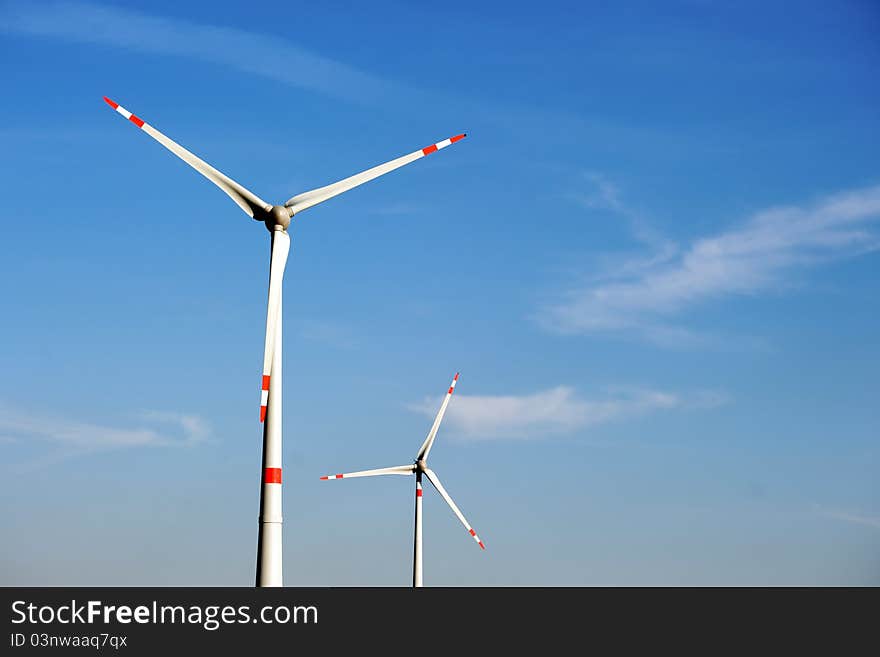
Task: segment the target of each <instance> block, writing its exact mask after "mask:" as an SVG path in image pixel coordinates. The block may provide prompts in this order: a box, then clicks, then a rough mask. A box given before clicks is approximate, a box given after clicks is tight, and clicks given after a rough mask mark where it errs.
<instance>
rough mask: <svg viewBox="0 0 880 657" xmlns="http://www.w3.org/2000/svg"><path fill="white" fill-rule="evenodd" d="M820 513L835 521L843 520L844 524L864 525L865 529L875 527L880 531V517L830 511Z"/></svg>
mask: <svg viewBox="0 0 880 657" xmlns="http://www.w3.org/2000/svg"><path fill="white" fill-rule="evenodd" d="M819 513H820V514H821V515H823V516H825V517H827V518H834V519H835V520H842V521H844V522H848V523H851V524H855V525H863V526H865V527H874V528H875V529H880V516H872V515H867V514H864V513H850V512H847V511H837V510H828V509H819Z"/></svg>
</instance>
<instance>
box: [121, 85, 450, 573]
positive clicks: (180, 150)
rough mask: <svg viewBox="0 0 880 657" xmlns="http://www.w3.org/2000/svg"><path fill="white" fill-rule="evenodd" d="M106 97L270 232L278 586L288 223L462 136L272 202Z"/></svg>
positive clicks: (260, 567) (265, 557) (263, 504)
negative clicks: (283, 307) (283, 288)
mask: <svg viewBox="0 0 880 657" xmlns="http://www.w3.org/2000/svg"><path fill="white" fill-rule="evenodd" d="M104 100H105V101H106V102H107V104H108V105H110V107H112V108H113V109H114V110H116V111H117V112H118V113H119V114H121V115H122V116H123V117H125V118H126V119H128V120H129V121H131V122H132V123H133V124H134V125H136V126H137V127H138V128H140V129H141V130H142V131H144V132H146V133H147V134H148V135H149V136H150V137H152V138H153V139H155V140H156V141H158V142H159V143H160V144H162V145H163V146H164V147H165V148H167V149H168V150H169V151H171V152H172V153H174V154H175V155H176V156H177V157H179V158H180V159H181V160H183V161H184V162H186V163H187V164H188V165H190V166H191V167H192V168H193V169H195V170H196V171H198V172H199V173H200V174H202V175H203V176H204V177H205V178H207V179H208V180H210V181H211V182H212V183H214V184H215V185H217V187H219V188H220V189H222V190H223V191H224V192H225V193H226V194H227V195H228V196H229V197H230V198H231V199H232V200H233V201H235V203H236V204H237V205H238V207H240V208H241V209H242V210H244V212H245V214H247V215H248V216H249V217H252V218H253V219H255V220H256V221H261V222H263V223H264V224H265V225H266V228H268V229H269V233H270V234H271V236H272V241H271V259H270V261H269V302H268V308H267V312H266V341H265V349H264V351H263V378H262V383H261V386H260V423H262V425H263V469H262V473H261V480H262V484H261V488H260V518H259V525H260V528H259V536H258V540H257V578H256V583H257V586H282V582H283V580H282V569H281V296H282V295H281V285H282V279H283V277H284V267H285V264H286V263H287V256H288V253H289V252H290V236H289V234H288V228H289V226H290V220H291V219H292V218H293V216H294V215H296V214H298V213H300V212H302V211H303V210H307V209H309V208H310V207H312V206H314V205H318V204H319V203H323V202H324V201H326V200H328V199H331V198H333V197H334V196H338V195H339V194H342V193H343V192H347V191H348V190H350V189H353V188H355V187H357V186H359V185H363V184H364V183H365V182H369V181H370V180H373V179H374V178H378V177H379V176H382V175H384V174H386V173H388V172H390V171H394V170H395V169H399V168H400V167H402V166H404V165H406V164H409V163H410V162H415V161H416V160H419V159H421V158H423V157H425V156H426V155H430V154H431V153H433V152H435V151H438V150H440V149H442V148H446V147H447V146H449V145H450V144H454V143H455V142H457V141H459V140H460V139H464V137H465V136H466V135H464V134H461V135H455V136H454V137H450V138H449V139H444V140H443V141H441V142H437V143H436V144H431V145H430V146H426V147H425V148H421V149H419V150H417V151H414V152H412V153H410V154H408V155H403V156H402V157H398V158H396V159H394V160H391V161H390V162H386V163H385V164H380V165H378V166H375V167H373V168H371V169H367V170H366V171H362V172H361V173H356V174H355V175H353V176H350V177H348V178H344V179H342V180H340V181H338V182H335V183H333V184H330V185H327V186H325V187H319V188H317V189H313V190H311V191H308V192H303V193H302V194H297V195H296V196H294V197H292V198H290V199H288V200H287V201H286V202H285V203H284V205H272V204H270V203H267V202H266V201H264V200H263V199H261V198H260V197H259V196H257V195H256V194H254V193H253V192H251V191H250V190H249V189H246V188H245V187H243V186H242V185H240V184H239V183H237V182H235V181H234V180H232V178H229V177H228V176H226V175H225V174H223V173H221V172H219V171H217V169H215V168H214V167H212V166H211V165H210V164H208V163H207V162H205V161H204V160H202V159H200V158H199V157H197V156H196V155H194V154H193V153H190V152H189V151H188V150H186V149H185V148H184V147H183V146H181V145H180V144H178V143H177V142H175V141H173V140H171V139H169V138H168V137H166V136H165V135H163V134H162V133H161V132H159V131H158V130H156V128H154V127H153V126H151V125H150V124H148V123H146V122H144V120H143V119H141V118H139V117H137V116H135V115H134V114H132V113H131V112H129V111H128V110H127V109H125V108H124V107H122V106H121V105H119V104H118V103H115V102H113V101H112V100H110V99H109V98H107V97H106V96H104Z"/></svg>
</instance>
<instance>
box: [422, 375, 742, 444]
mask: <svg viewBox="0 0 880 657" xmlns="http://www.w3.org/2000/svg"><path fill="white" fill-rule="evenodd" d="M725 401H726V398H725V396H724V395H721V394H719V393H713V392H706V391H702V392H698V393H696V394H692V395H680V394H676V393H671V392H664V391H659V390H649V389H644V388H633V387H613V388H609V389H608V390H607V391H606V395H605V396H604V397H603V398H600V399H587V398H584V397H581V396H580V395H578V393H577V392H576V391H575V390H574V389H573V388H570V387H568V386H557V387H555V388H551V389H549V390H542V391H539V392H535V393H532V394H526V395H497V396H495V395H483V396H480V395H464V394H462V395H456V399H455V403H454V404H451V405H450V406H449V408H448V410H447V411H446V416H445V418H444V424H446V425H448V426H449V427H450V428H451V429H452V430H453V431H454V432H456V433H457V434H458V435H459V436H461V437H462V438H465V439H470V440H490V439H499V438H519V439H540V438H544V437H547V436H550V435H555V434H564V433H571V432H573V431H576V430H578V429H584V428H588V427H592V426H596V425H600V424H605V423H608V422H614V421H622V420H626V419H629V418H633V417H638V416H641V415H644V414H646V413H651V412H654V411H661V410H670V409H682V408H697V407H710V406H717V405H719V404H722V403H724V402H725ZM438 407H439V400H438V399H436V398H433V397H428V398H425V399H424V400H423V401H421V402H419V403H417V404H412V405H410V408H411V410H414V411H417V412H419V413H422V414H424V415H426V416H428V417H434V415H435V414H436V413H437V408H438Z"/></svg>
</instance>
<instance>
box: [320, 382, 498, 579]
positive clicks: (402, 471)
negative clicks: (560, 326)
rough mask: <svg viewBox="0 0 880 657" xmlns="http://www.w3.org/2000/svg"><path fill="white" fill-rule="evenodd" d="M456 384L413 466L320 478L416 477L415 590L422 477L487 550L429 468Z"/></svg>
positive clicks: (419, 553) (419, 559) (418, 574)
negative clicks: (429, 460)
mask: <svg viewBox="0 0 880 657" xmlns="http://www.w3.org/2000/svg"><path fill="white" fill-rule="evenodd" d="M456 382H458V373H456V375H455V377H454V378H453V379H452V383H451V384H450V386H449V390H447V391H446V396H445V397H444V398H443V403H442V404H440V410H439V411H438V412H437V417H435V418H434V424H433V425H431V430H430V431H429V432H428V437H427V438H425V442H423V443H422V447H421V448H420V449H419V453H418V454H416V458H415V460H414V461H413V463H412V464H410V465H396V466H392V467H390V468H379V469H377V470H361V471H359V472H346V473H343V474H336V475H327V476H326V477H321V479H326V480H330V479H352V478H354V477H375V476H378V475H411V474H415V476H416V517H415V532H414V533H415V536H414V538H413V586H415V587H420V586H422V475H425V476H426V477H427V478H428V481H430V482H431V483H432V484H433V485H434V488H436V489H437V492H438V493H440V496H441V497H442V498H443V499H444V500H446V503H447V504H448V505H449V508H451V509H452V512H453V513H455V515H456V516H457V517H458V519H459V520H460V521H461V524H462V525H464V528H465V529H467V531H468V534H470V535H471V537H472V538H473V539H474V540H475V541H476V542H477V544H478V545H479V546H480V547H481V548H482V549H484V550H485V549H486V546H485V545H483V541H481V540H480V537H479V536H477V532H475V531H474V528H473V527H471V526H470V524H469V523H468V521H467V520H466V519H465V517H464V515H463V514H462V512H461V511H460V510H459V508H458V507H457V506H456V505H455V502H453V501H452V498H451V497H449V493H447V492H446V489H445V488H443V484H441V483H440V478H439V477H438V476H437V473H436V472H434V471H433V470H431V469H430V468H429V467H428V454H429V453H430V451H431V446H432V445H433V444H434V438H436V437H437V429H439V428H440V422H441V421H442V420H443V414H444V413H445V412H446V407H447V406H448V405H449V400H450V399H451V398H452V393H453V392H454V391H455V384H456Z"/></svg>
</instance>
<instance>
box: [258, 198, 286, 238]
mask: <svg viewBox="0 0 880 657" xmlns="http://www.w3.org/2000/svg"><path fill="white" fill-rule="evenodd" d="M260 214H261V215H262V216H255V217H254V219H256V220H257V221H262V222H263V223H264V224H266V228H267V229H268V230H269V232H270V233H271V232H272V231H274V230H276V229H277V228H278V227H279V226H280V227H281V230H287V227H288V226H290V217H291V215H292V214H293V213H292V212H291V211H290V210H289V209H287V208H285V207H284V206H283V205H273V206H272V207H271V208H270V209H269V210H268V211H264V212H261V213H260Z"/></svg>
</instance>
